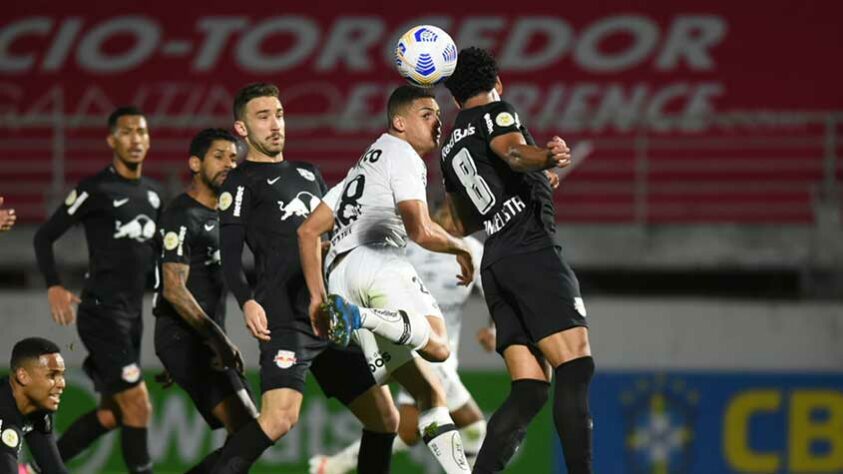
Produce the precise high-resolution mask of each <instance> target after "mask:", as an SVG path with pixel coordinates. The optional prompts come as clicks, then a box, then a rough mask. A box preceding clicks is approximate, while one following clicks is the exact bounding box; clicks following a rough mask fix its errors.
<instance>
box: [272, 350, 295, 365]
mask: <svg viewBox="0 0 843 474" xmlns="http://www.w3.org/2000/svg"><path fill="white" fill-rule="evenodd" d="M274 360H275V365H277V366H278V368H279V369H289V368H290V367H292V366H293V365H294V364H295V363H296V353H295V352H293V351H285V350H279V351H278V353H277V354H275V359H274Z"/></svg>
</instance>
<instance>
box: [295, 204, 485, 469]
mask: <svg viewBox="0 0 843 474" xmlns="http://www.w3.org/2000/svg"><path fill="white" fill-rule="evenodd" d="M433 219H434V221H436V223H438V224H440V225H441V226H442V227H443V228H444V229H445V230H447V231H448V232H449V233H451V234H454V233H455V230H454V229H453V220H452V217H451V215H450V211H449V209H448V207H447V206H443V207H442V208H440V209H439V210H437V212H436V213H435V214H434V216H433ZM463 240H464V242H465V243H466V245H467V246H468V247H469V249H470V250H471V253H472V259H473V261H474V263H475V264H476V265H477V266H478V267H479V265H480V261H481V260H482V257H483V244H482V243H480V242H479V241H478V240H477V239H475V238H473V237H467V238H465V239H463ZM407 259H408V260H409V261H410V263H411V264H412V265H413V267H414V268H415V269H416V272H417V273H418V275H419V276H420V277H421V278H422V280H424V282H425V285H426V287H427V289H428V290H429V291H430V293H431V295H433V297H434V298H435V299H436V301H437V303H438V304H439V307H440V309H441V310H442V314H443V315H444V316H445V324H446V326H447V329H448V338H449V342H450V346H451V356H450V357H448V359H447V360H446V361H445V362H441V363H434V364H432V365H431V367H432V368H433V370H434V372H435V373H436V374H437V376H438V377H439V379H440V380H441V382H442V386H443V388H444V390H445V394H446V398H447V400H448V410H449V411H450V414H451V418H452V419H453V420H454V424H455V425H456V427H457V428H458V429H459V430H460V434H461V436H462V440H463V448H464V450H465V455H466V458H467V459H468V462H469V465H473V460H474V458H475V457H476V456H477V453H478V452H479V451H480V446H482V444H483V439H484V438H485V435H486V420H485V419H484V418H483V412H482V411H480V408H479V407H478V406H477V403H476V402H475V401H474V399H473V398H472V396H471V394H470V393H469V392H468V390H467V389H466V387H465V385H464V384H463V383H462V380H460V377H459V375H458V373H457V367H458V358H457V354H458V352H459V351H458V347H459V337H460V332H461V326H462V310H463V307H464V306H465V304H466V302H467V301H468V297H469V296H470V294H471V291H472V289H473V288H474V287H477V288H478V289H479V290H481V291H482V287H481V285H480V275H479V268H477V270H478V271H477V273H475V279H474V282H472V284H471V285H468V286H462V285H456V284H455V283H454V280H453V275H454V273H456V272H459V267H458V266H457V264H456V262H455V261H454V259H453V258H452V257H451V256H449V255H447V254H442V253H435V252H429V251H427V250H425V249H424V248H422V247H421V246H419V245H418V244H416V243H413V242H411V243H409V244H408V245H407ZM491 331H493V329H491V328H484V329H482V330H481V332H480V334H479V335H478V337H479V338H481V337H490V336H491V338H492V339H493V338H494V333H493V332H491ZM490 333H491V334H490ZM486 342H487V341H483V343H484V347H485V348H486V349H487V351H491V350H493V349H494V346H495V344H494V342H493V341H491V343H490V344H486ZM395 402H396V403H397V404H398V407H399V412H400V414H401V418H400V419H401V422H400V425H399V427H398V435H399V437H398V438H396V439H395V442H394V444H393V448H392V452H393V453H398V452H402V451H406V450H407V449H409V447H410V446H413V445H415V444H417V443H418V441H419V432H418V430H417V428H416V425H417V419H418V412H419V410H418V408H417V407H416V404H415V400H413V398H412V396H411V395H410V394H409V393H407V391H406V390H404V389H402V390H401V391H400V392H399V393H398V396H397V397H396V400H395ZM359 449H360V441H359V440H357V441H355V442H354V443H352V444H350V445H348V446H346V447H345V448H343V449H342V450H340V451H338V452H337V453H336V454H334V455H331V456H326V455H323V454H318V455H316V456H313V457H312V458H311V459H310V474H345V473H348V472H351V471H352V470H354V468H355V467H356V466H357V453H358V452H359Z"/></svg>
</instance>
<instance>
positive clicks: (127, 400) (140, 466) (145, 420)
mask: <svg viewBox="0 0 843 474" xmlns="http://www.w3.org/2000/svg"><path fill="white" fill-rule="evenodd" d="M114 401H115V403H116V404H117V406H118V407H119V409H120V425H121V429H120V432H121V433H120V442H121V444H122V448H123V462H125V463H126V468H127V469H128V470H129V472H130V473H132V474H135V473H138V474H140V473H151V472H152V459H151V457H150V455H149V446H148V433H147V427H148V426H149V420H150V418H151V417H152V404H151V403H150V402H149V392H148V391H147V389H146V383H144V382H141V383H139V384H138V385H135V386H134V387H132V388H129V389H126V390H123V391H122V392H119V393H116V394H114Z"/></svg>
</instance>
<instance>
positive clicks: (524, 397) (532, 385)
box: [474, 379, 550, 474]
mask: <svg viewBox="0 0 843 474" xmlns="http://www.w3.org/2000/svg"><path fill="white" fill-rule="evenodd" d="M549 390H550V384H549V383H547V382H545V381H543V380H532V379H521V380H516V381H514V382H512V388H511V389H510V391H509V396H508V397H507V398H506V400H504V402H503V404H501V406H500V408H498V409H497V411H495V414H494V415H492V418H491V419H490V420H489V424H488V425H487V427H486V428H487V429H486V439H485V440H483V446H481V447H480V454H478V455H477V461H476V462H475V463H474V472H475V473H479V474H486V473H495V472H501V471H503V470H504V468H506V465H507V463H509V460H510V459H512V456H514V455H515V451H517V450H518V447H519V446H520V445H521V441H523V440H524V436H526V435H527V425H529V424H530V421H532V420H533V418H535V416H536V415H538V413H539V412H540V411H541V409H542V407H543V406H544V404H545V403H546V402H547V395H548V391H549Z"/></svg>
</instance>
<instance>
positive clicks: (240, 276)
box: [220, 225, 253, 308]
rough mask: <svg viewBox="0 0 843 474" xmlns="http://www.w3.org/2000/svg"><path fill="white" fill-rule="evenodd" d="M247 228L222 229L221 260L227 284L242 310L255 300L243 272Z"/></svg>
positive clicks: (230, 226) (229, 227)
mask: <svg viewBox="0 0 843 474" xmlns="http://www.w3.org/2000/svg"><path fill="white" fill-rule="evenodd" d="M245 241H246V228H245V227H243V226H242V225H224V226H222V228H220V258H221V259H222V274H223V275H224V276H225V284H226V285H227V286H228V289H229V290H230V291H231V293H232V294H233V295H234V297H235V298H236V299H237V303H239V304H240V307H241V308H242V307H243V305H244V304H245V303H246V302H247V301H249V300H250V299H252V298H253V296H252V289H251V288H250V287H249V282H248V281H246V274H245V273H244V272H243V242H245Z"/></svg>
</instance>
